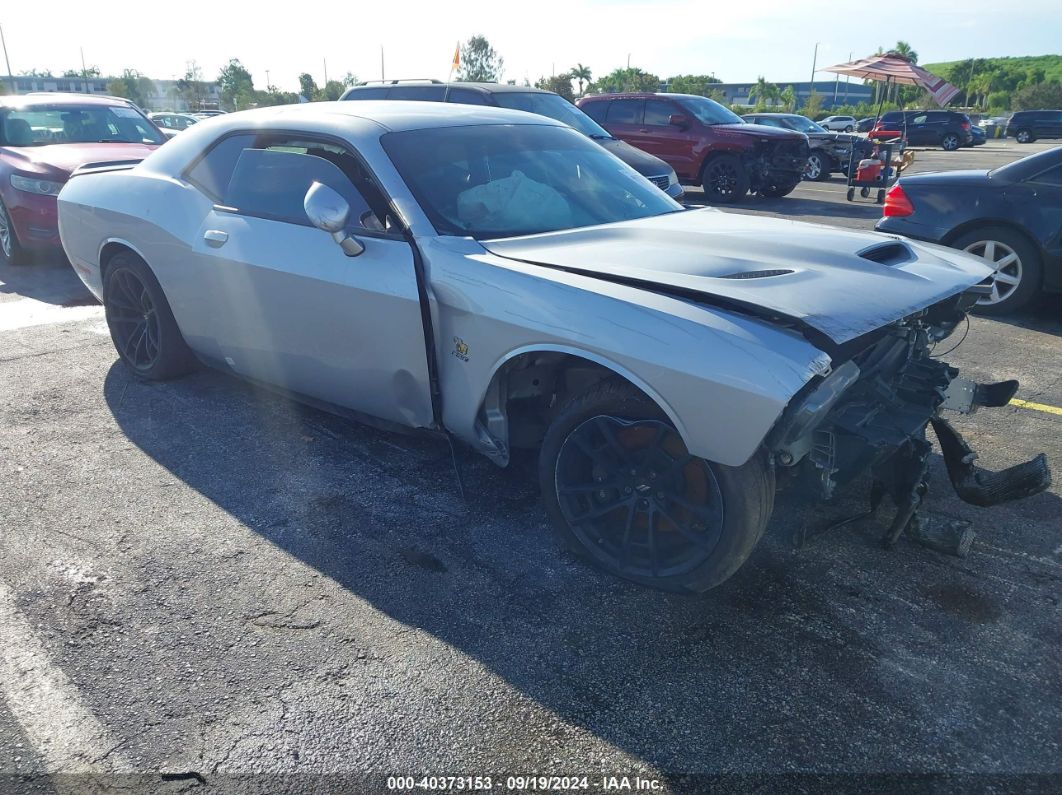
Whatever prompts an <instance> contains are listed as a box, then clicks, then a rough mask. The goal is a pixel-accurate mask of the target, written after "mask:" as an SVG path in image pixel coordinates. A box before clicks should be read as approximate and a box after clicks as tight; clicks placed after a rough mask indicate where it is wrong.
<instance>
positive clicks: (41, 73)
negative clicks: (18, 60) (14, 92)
mask: <svg viewBox="0 0 1062 795" xmlns="http://www.w3.org/2000/svg"><path fill="white" fill-rule="evenodd" d="M19 75H20V76H22V77H55V75H53V74H52V70H51V69H23V70H22V71H21V72H19Z"/></svg>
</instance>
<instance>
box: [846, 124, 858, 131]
mask: <svg viewBox="0 0 1062 795" xmlns="http://www.w3.org/2000/svg"><path fill="white" fill-rule="evenodd" d="M854 130H855V127H853V126H852V125H851V124H849V125H848V126H847V127H845V128H844V131H845V132H846V133H850V132H852V131H854Z"/></svg>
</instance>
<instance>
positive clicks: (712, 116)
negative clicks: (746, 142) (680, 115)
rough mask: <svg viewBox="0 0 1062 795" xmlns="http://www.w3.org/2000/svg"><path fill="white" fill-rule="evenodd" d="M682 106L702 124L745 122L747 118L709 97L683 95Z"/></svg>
mask: <svg viewBox="0 0 1062 795" xmlns="http://www.w3.org/2000/svg"><path fill="white" fill-rule="evenodd" d="M681 104H682V106H683V107H684V108H685V109H686V110H687V111H689V112H690V113H692V114H693V115H694V116H696V117H697V121H699V122H700V123H701V124H744V123H745V120H744V119H742V118H741V117H740V116H738V115H737V114H736V113H734V112H733V111H732V110H729V109H727V108H724V107H723V106H722V105H720V104H719V103H718V102H716V101H715V100H713V99H708V97H683V98H682V100H681Z"/></svg>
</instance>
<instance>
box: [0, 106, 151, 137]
mask: <svg viewBox="0 0 1062 795" xmlns="http://www.w3.org/2000/svg"><path fill="white" fill-rule="evenodd" d="M165 140H166V139H165V137H164V136H163V135H162V133H161V132H159V130H158V128H157V127H156V126H155V125H154V124H152V123H151V122H150V121H148V119H147V117H145V116H144V114H142V113H141V112H140V111H138V110H137V109H136V108H132V107H128V106H125V105H113V106H112V105H80V106H79V105H33V106H31V107H27V108H8V109H6V110H3V111H0V143H3V144H4V145H6V146H47V145H48V144H70V143H137V144H161V143H163V142H164V141H165Z"/></svg>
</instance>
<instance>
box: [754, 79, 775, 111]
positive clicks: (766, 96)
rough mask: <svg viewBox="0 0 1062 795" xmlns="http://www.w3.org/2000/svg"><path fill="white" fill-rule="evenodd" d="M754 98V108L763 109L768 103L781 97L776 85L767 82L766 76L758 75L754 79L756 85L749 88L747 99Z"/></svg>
mask: <svg viewBox="0 0 1062 795" xmlns="http://www.w3.org/2000/svg"><path fill="white" fill-rule="evenodd" d="M753 97H755V98H756V110H764V109H765V108H766V107H767V106H768V105H770V104H772V103H774V102H776V101H777V100H778V99H779V98H780V97H781V92H780V91H779V90H778V86H776V85H775V84H774V83H768V82H767V78H765V77H764V76H763V75H760V76H759V77H758V78H757V79H756V85H754V86H753V87H752V88H751V89H750V90H749V99H752V98H753Z"/></svg>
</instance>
